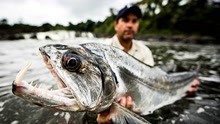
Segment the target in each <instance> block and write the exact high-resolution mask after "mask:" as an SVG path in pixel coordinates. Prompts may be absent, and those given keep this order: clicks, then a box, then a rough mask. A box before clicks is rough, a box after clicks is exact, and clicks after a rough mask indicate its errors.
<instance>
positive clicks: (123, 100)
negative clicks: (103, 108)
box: [118, 97, 126, 107]
mask: <svg viewBox="0 0 220 124" xmlns="http://www.w3.org/2000/svg"><path fill="white" fill-rule="evenodd" d="M118 103H119V104H120V105H121V106H123V107H126V97H121V98H120V99H119V100H118Z"/></svg>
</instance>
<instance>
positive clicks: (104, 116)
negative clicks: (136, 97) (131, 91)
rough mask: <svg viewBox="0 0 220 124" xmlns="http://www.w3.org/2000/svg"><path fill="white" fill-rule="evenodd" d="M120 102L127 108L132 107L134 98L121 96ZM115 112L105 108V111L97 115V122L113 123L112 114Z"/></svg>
mask: <svg viewBox="0 0 220 124" xmlns="http://www.w3.org/2000/svg"><path fill="white" fill-rule="evenodd" d="M118 103H119V104H120V105H121V106H123V107H125V108H127V109H131V108H132V106H133V100H132V98H131V96H123V97H119V99H118ZM113 114H114V113H113V112H111V110H109V109H108V110H105V111H103V112H101V113H100V114H98V117H97V122H98V123H99V124H111V123H112V122H111V118H112V117H111V116H112V115H113Z"/></svg>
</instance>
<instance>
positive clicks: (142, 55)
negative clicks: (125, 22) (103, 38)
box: [107, 35, 154, 66]
mask: <svg viewBox="0 0 220 124" xmlns="http://www.w3.org/2000/svg"><path fill="white" fill-rule="evenodd" d="M107 44H108V45H112V46H114V47H117V48H119V49H121V50H123V49H124V47H123V46H122V45H121V44H120V42H119V40H118V38H117V36H116V35H115V36H114V37H113V38H112V40H110V42H109V43H107ZM128 54H130V55H131V56H133V57H135V58H136V59H138V60H140V61H142V62H143V63H145V64H147V65H150V66H154V59H153V55H152V52H151V51H150V49H149V48H148V47H147V46H146V45H144V44H143V43H142V42H141V41H137V40H132V46H131V49H130V50H129V51H128Z"/></svg>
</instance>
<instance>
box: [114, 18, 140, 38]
mask: <svg viewBox="0 0 220 124" xmlns="http://www.w3.org/2000/svg"><path fill="white" fill-rule="evenodd" d="M138 28H139V20H138V18H137V16H135V15H134V14H128V15H127V16H126V17H124V18H120V19H119V20H118V22H116V23H115V31H116V32H117V36H118V37H119V38H121V39H122V40H125V41H127V40H132V39H133V38H134V36H135V34H136V33H137V31H138Z"/></svg>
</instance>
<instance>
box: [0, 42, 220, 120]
mask: <svg viewBox="0 0 220 124" xmlns="http://www.w3.org/2000/svg"><path fill="white" fill-rule="evenodd" d="M105 40H106V39H96V38H90V39H88V38H75V39H74V40H69V41H62V42H58V41H56V42H53V41H37V40H19V41H1V42H0V124H33V123H36V124H44V123H48V124H49V123H52V124H53V123H62V124H65V123H82V122H83V121H88V122H89V123H95V117H94V116H93V115H87V116H86V118H88V119H87V120H86V119H85V118H84V119H83V118H82V117H83V116H82V115H83V113H82V114H77V115H76V114H74V113H69V112H62V111H56V110H50V109H46V108H41V107H38V106H35V105H31V104H29V103H27V102H25V101H24V100H22V99H20V98H18V97H16V96H14V95H13V94H12V92H11V89H12V86H11V84H12V82H13V80H14V79H15V77H16V74H17V73H18V71H19V70H20V69H21V68H22V66H24V65H25V64H26V63H27V62H32V66H31V68H30V69H29V71H28V73H27V75H26V76H25V80H27V81H34V82H41V83H42V82H43V86H42V87H46V88H50V86H51V84H55V81H54V79H53V77H52V76H51V75H50V73H49V71H48V70H47V69H46V67H45V66H44V63H43V61H42V59H41V57H40V56H39V55H38V54H39V52H38V48H39V47H40V46H42V45H45V44H49V43H65V44H74V43H83V42H97V41H98V42H105ZM147 44H148V46H149V47H150V49H151V50H152V52H153V55H154V59H155V62H156V65H160V66H161V65H163V66H164V65H165V66H166V67H172V69H171V70H169V71H171V72H176V71H189V70H195V69H198V68H199V74H200V77H201V85H200V87H199V89H198V92H197V93H196V94H195V95H192V96H187V97H184V98H182V99H181V100H179V101H177V102H175V103H174V104H171V105H168V106H165V107H162V108H161V109H159V110H156V111H155V112H153V113H152V114H150V115H147V116H145V118H146V119H147V120H148V121H149V122H151V123H177V124H179V123H183V124H184V123H187V124H189V123H192V124H195V123H199V124H206V123H209V124H210V123H213V124H219V123H220V110H219V109H220V78H219V75H220V46H214V45H206V46H201V45H187V44H175V45H174V44H173V43H161V42H150V43H147ZM173 65H175V66H173Z"/></svg>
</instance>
